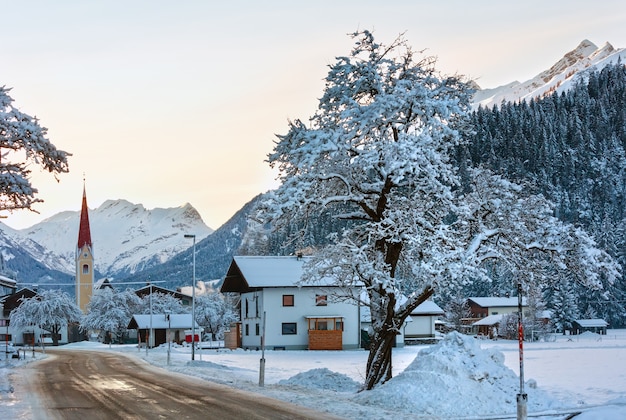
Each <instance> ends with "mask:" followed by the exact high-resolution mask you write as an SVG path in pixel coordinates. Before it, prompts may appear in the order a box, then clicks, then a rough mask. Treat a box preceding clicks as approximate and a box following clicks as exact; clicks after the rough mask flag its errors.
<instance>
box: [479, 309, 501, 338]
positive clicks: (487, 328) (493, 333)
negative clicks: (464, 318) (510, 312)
mask: <svg viewBox="0 0 626 420" xmlns="http://www.w3.org/2000/svg"><path fill="white" fill-rule="evenodd" d="M502 316H503V315H502V314H498V315H489V316H486V317H484V318H482V319H480V320H478V321H476V322H474V323H473V324H472V327H473V329H474V331H475V332H476V333H477V334H478V335H483V336H486V337H489V338H494V337H497V335H498V333H497V331H498V330H497V329H498V328H499V327H500V321H502Z"/></svg>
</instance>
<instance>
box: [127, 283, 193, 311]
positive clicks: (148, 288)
mask: <svg viewBox="0 0 626 420" xmlns="http://www.w3.org/2000/svg"><path fill="white" fill-rule="evenodd" d="M152 293H161V294H163V295H171V296H174V297H175V298H176V299H178V300H180V302H181V303H182V305H183V306H191V301H192V298H191V296H189V295H186V294H184V293H180V292H178V291H175V290H170V289H166V288H164V287H159V286H157V285H154V284H147V285H145V286H144V287H142V288H140V289H137V290H135V294H137V296H139V297H140V298H143V297H144V296H150V294H152Z"/></svg>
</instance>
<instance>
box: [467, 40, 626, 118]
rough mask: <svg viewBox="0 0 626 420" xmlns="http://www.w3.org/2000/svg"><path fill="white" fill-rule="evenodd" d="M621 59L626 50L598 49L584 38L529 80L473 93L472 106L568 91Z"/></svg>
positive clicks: (610, 47) (625, 56)
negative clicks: (590, 72) (594, 71)
mask: <svg viewBox="0 0 626 420" xmlns="http://www.w3.org/2000/svg"><path fill="white" fill-rule="evenodd" d="M620 57H621V59H622V61H624V60H625V59H626V50H624V49H623V48H619V49H615V48H614V47H613V46H612V45H611V44H610V43H609V42H606V43H605V44H604V45H603V46H602V48H598V47H597V46H596V45H595V44H594V43H593V42H591V41H589V40H587V39H585V40H583V41H582V42H581V43H580V44H578V46H577V47H576V48H574V49H573V50H572V51H570V52H568V53H566V54H565V55H564V56H563V57H562V58H561V59H560V60H558V61H557V62H556V63H555V64H554V65H552V66H551V67H550V68H549V69H548V70H545V71H543V72H541V73H539V74H538V75H536V76H535V77H533V78H532V79H530V80H527V81H525V82H522V83H520V82H517V81H516V82H512V83H509V84H506V85H504V86H499V87H497V88H494V89H482V90H478V91H477V92H476V93H475V94H474V98H473V106H474V108H478V107H479V106H483V107H489V108H490V107H492V106H494V105H499V104H501V103H502V102H516V101H519V100H528V99H531V98H541V97H543V96H545V95H548V94H550V93H552V92H555V91H556V92H562V91H565V90H567V89H569V87H570V86H572V83H573V82H575V81H576V80H577V79H578V77H581V75H582V74H583V73H584V72H585V71H586V70H590V69H601V68H602V67H604V66H606V65H607V64H609V63H616V62H617V60H618V59H619V58H620Z"/></svg>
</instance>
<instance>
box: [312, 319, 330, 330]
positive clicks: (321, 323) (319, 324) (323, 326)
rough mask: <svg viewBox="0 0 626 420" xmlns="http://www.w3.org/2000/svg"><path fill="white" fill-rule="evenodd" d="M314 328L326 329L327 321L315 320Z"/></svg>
mask: <svg viewBox="0 0 626 420" xmlns="http://www.w3.org/2000/svg"><path fill="white" fill-rule="evenodd" d="M315 329H316V330H320V331H326V330H328V321H317V324H316V328H315Z"/></svg>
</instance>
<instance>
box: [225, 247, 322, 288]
mask: <svg viewBox="0 0 626 420" xmlns="http://www.w3.org/2000/svg"><path fill="white" fill-rule="evenodd" d="M309 259H310V257H276V256H273V257H270V256H234V257H233V260H232V262H231V263H230V267H229V268H228V272H227V273H226V277H225V278H224V283H223V284H222V288H221V291H222V292H239V293H245V292H248V291H251V290H257V289H263V288H270V287H295V286H299V284H298V282H299V281H300V279H301V278H302V273H303V270H302V268H303V266H304V263H305V262H306V261H307V260H309ZM332 284H333V281H332V280H331V279H327V280H326V281H321V282H318V283H317V284H316V285H318V286H331V285H332Z"/></svg>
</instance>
